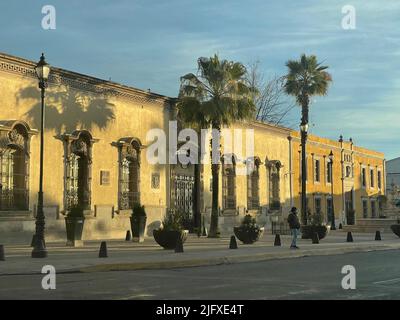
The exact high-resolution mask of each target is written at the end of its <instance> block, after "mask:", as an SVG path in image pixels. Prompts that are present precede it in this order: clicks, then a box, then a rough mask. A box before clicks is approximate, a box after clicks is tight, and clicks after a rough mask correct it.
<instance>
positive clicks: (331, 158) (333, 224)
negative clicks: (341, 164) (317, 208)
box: [329, 150, 336, 230]
mask: <svg viewBox="0 0 400 320" xmlns="http://www.w3.org/2000/svg"><path fill="white" fill-rule="evenodd" d="M329 160H330V161H329V165H330V167H331V172H330V174H331V177H330V178H331V201H332V207H331V210H332V212H331V219H332V222H331V230H336V226H335V205H334V199H333V152H332V150H331V153H329Z"/></svg>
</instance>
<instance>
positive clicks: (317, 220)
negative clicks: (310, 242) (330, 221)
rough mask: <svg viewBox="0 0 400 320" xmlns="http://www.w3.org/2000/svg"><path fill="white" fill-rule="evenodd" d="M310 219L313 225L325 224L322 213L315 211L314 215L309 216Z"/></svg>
mask: <svg viewBox="0 0 400 320" xmlns="http://www.w3.org/2000/svg"><path fill="white" fill-rule="evenodd" d="M309 219H310V221H309V222H310V225H312V226H322V224H323V218H322V213H321V212H318V213H314V214H313V215H311V216H309Z"/></svg>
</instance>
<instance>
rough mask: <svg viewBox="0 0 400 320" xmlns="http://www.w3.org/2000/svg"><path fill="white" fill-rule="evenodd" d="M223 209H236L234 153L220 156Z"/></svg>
mask: <svg viewBox="0 0 400 320" xmlns="http://www.w3.org/2000/svg"><path fill="white" fill-rule="evenodd" d="M222 197H223V209H224V210H230V209H234V210H236V159H235V156H234V155H224V156H223V157H222Z"/></svg>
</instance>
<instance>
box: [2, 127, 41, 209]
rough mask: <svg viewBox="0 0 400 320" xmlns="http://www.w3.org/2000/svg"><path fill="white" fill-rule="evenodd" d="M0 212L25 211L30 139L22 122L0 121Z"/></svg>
mask: <svg viewBox="0 0 400 320" xmlns="http://www.w3.org/2000/svg"><path fill="white" fill-rule="evenodd" d="M0 124H1V126H0V175H1V178H0V180H1V181H0V211H18V210H21V211H26V210H28V209H29V152H30V150H29V149H30V137H31V136H32V135H33V134H36V132H35V131H32V130H30V128H29V126H28V125H27V124H26V123H25V122H22V121H1V122H0Z"/></svg>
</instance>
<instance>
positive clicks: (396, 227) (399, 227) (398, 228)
mask: <svg viewBox="0 0 400 320" xmlns="http://www.w3.org/2000/svg"><path fill="white" fill-rule="evenodd" d="M390 229H392V231H393V233H394V234H395V235H396V236H398V237H400V224H392V225H391V226H390Z"/></svg>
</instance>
